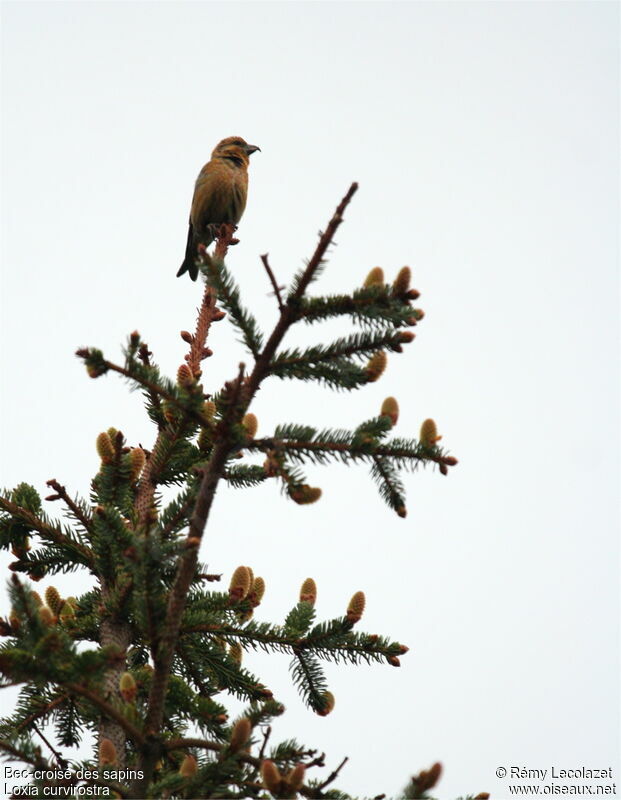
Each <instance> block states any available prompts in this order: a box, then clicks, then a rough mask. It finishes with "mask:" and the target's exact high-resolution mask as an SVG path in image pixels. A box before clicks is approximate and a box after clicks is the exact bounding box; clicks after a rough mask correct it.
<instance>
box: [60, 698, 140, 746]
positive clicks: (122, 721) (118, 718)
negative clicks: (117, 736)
mask: <svg viewBox="0 0 621 800" xmlns="http://www.w3.org/2000/svg"><path fill="white" fill-rule="evenodd" d="M65 686H66V688H67V689H68V690H69V691H70V692H72V693H73V694H77V695H78V696H79V697H82V698H84V700H88V701H89V703H91V705H94V706H95V707H96V708H97V709H98V710H99V711H101V713H102V714H103V715H104V716H105V717H107V718H108V719H110V720H112V721H114V722H116V723H117V725H119V726H120V727H121V728H123V730H124V731H125V733H126V734H127V736H128V737H129V738H130V739H131V741H132V742H133V743H134V744H135V745H137V746H139V747H140V746H141V745H144V743H145V737H144V736H143V734H142V733H141V731H139V730H138V728H136V726H135V725H133V724H132V723H131V722H130V721H129V720H128V719H127V717H125V716H124V715H123V714H122V713H121V712H120V711H118V710H117V709H116V708H115V707H114V706H113V705H112V704H111V703H108V702H107V701H106V700H104V699H103V697H100V696H99V695H98V694H97V692H94V691H93V690H92V689H89V688H88V686H83V685H82V684H79V683H67V684H65Z"/></svg>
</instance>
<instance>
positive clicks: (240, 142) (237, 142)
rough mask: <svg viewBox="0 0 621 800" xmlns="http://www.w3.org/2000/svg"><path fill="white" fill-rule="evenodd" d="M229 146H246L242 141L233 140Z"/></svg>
mask: <svg viewBox="0 0 621 800" xmlns="http://www.w3.org/2000/svg"><path fill="white" fill-rule="evenodd" d="M231 144H234V145H235V146H236V147H243V146H244V145H245V144H246V142H244V140H243V139H233V141H232V142H231Z"/></svg>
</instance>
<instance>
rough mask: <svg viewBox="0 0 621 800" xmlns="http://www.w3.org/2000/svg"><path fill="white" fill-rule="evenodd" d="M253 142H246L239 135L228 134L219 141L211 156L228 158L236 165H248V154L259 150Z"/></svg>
mask: <svg viewBox="0 0 621 800" xmlns="http://www.w3.org/2000/svg"><path fill="white" fill-rule="evenodd" d="M260 149H261V148H260V147H257V146H256V145H255V144H248V142H246V141H244V139H242V138H241V136H228V137H227V138H226V139H223V140H222V141H221V142H219V143H218V144H217V145H216V147H215V148H214V151H213V153H212V154H211V157H212V158H228V159H230V160H231V161H233V162H235V163H236V164H237V165H238V166H242V165H245V166H246V167H247V166H248V156H250V155H251V154H252V153H255V152H256V151H257V150H260Z"/></svg>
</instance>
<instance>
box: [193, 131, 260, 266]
mask: <svg viewBox="0 0 621 800" xmlns="http://www.w3.org/2000/svg"><path fill="white" fill-rule="evenodd" d="M257 150H261V148H260V147H257V146H256V145H254V144H248V142H246V141H244V139H242V138H241V136H229V137H227V138H226V139H223V140H222V141H221V142H219V143H218V144H217V145H216V146H215V148H214V150H213V152H212V154H211V160H210V161H208V162H207V163H206V164H205V166H204V167H203V168H202V170H201V171H200V172H199V174H198V178H197V179H196V183H195V185H194V196H193V198H192V207H191V209H190V222H189V227H188V241H187V244H186V248H185V258H184V259H183V264H181V266H180V267H179V271H178V272H177V277H179V276H180V275H183V274H184V272H187V273H189V275H190V278H192V280H193V281H195V280H196V278H197V277H198V267H197V266H196V258H197V256H198V246H199V245H200V244H202V245H204V246H205V247H208V246H209V245H210V244H211V243H212V242H213V240H214V238H215V236H216V234H217V229H218V228H219V226H220V225H222V224H224V223H229V224H231V225H235V226H236V225H237V223H238V222H239V220H240V219H241V216H242V214H243V213H244V209H245V208H246V198H247V196H248V165H249V163H250V160H249V156H250V155H251V154H252V153H255V152H256V151H257Z"/></svg>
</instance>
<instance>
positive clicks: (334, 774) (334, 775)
mask: <svg viewBox="0 0 621 800" xmlns="http://www.w3.org/2000/svg"><path fill="white" fill-rule="evenodd" d="M348 761H349V756H345V758H344V759H343V760H342V761H341V763H340V764H339V765H338V767H337V768H336V769H335V770H334V772H331V773H330V774H329V775H328V777H327V778H326V779H325V781H323V782H322V783H320V784H319V786H318V787H317V788H318V789H325V788H326V786H329V785H330V784H331V783H332V782H333V781H335V780H336V779H337V778H338V776H339V772H340V771H341V770H342V769H343V767H344V766H345V764H347V762H348Z"/></svg>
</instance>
